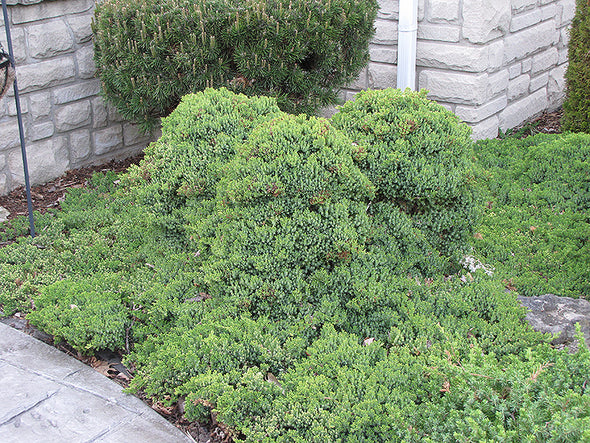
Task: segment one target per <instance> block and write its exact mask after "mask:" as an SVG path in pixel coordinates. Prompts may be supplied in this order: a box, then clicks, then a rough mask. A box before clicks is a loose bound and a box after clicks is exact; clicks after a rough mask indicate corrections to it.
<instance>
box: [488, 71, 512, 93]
mask: <svg viewBox="0 0 590 443" xmlns="http://www.w3.org/2000/svg"><path fill="white" fill-rule="evenodd" d="M509 80H510V75H509V74H508V69H504V70H502V71H500V72H496V73H494V74H490V76H489V77H488V95H487V96H488V98H493V97H496V96H497V95H499V94H503V95H505V94H506V90H507V89H508V81H509Z"/></svg>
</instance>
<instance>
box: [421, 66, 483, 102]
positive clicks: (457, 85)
mask: <svg viewBox="0 0 590 443" xmlns="http://www.w3.org/2000/svg"><path fill="white" fill-rule="evenodd" d="M418 84H419V89H427V90H428V91H430V93H429V95H428V97H429V98H430V99H432V100H437V101H438V100H440V101H443V102H449V103H457V104H467V105H481V104H483V103H485V101H486V99H485V97H486V93H487V88H488V75H487V74H468V73H451V72H445V71H437V70H423V71H421V72H420V75H419V83H418Z"/></svg>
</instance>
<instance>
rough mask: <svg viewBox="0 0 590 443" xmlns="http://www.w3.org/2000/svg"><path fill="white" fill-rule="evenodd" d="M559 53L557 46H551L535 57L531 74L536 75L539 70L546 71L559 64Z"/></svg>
mask: <svg viewBox="0 0 590 443" xmlns="http://www.w3.org/2000/svg"><path fill="white" fill-rule="evenodd" d="M558 60H559V54H558V51H557V48H556V47H551V48H549V49H547V50H546V51H543V52H542V53H540V54H538V55H535V56H534V57H533V67H532V68H531V75H536V74H538V73H539V72H542V71H546V70H548V69H549V68H553V67H555V66H557V62H558Z"/></svg>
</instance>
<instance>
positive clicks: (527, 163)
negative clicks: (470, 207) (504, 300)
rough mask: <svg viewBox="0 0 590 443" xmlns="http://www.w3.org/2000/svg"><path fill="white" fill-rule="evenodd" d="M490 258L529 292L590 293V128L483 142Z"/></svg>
mask: <svg viewBox="0 0 590 443" xmlns="http://www.w3.org/2000/svg"><path fill="white" fill-rule="evenodd" d="M475 150H476V155H477V157H478V161H477V164H478V166H479V168H480V177H479V182H480V184H481V186H480V189H481V197H482V200H483V201H482V203H483V205H484V212H483V216H482V217H481V221H480V224H479V226H478V227H477V228H476V230H477V235H476V238H474V239H473V245H474V247H475V249H476V252H477V253H478V254H480V255H481V257H480V258H481V259H482V260H483V261H484V263H493V264H494V265H493V266H495V267H496V273H497V274H498V275H499V276H502V278H503V279H505V280H506V284H507V286H510V287H512V288H513V289H516V290H517V291H518V292H520V293H521V294H523V295H527V296H533V295H542V294H547V293H551V294H557V295H563V296H568V297H575V298H577V297H588V296H590V221H589V218H588V213H589V210H590V135H589V134H582V133H580V134H563V135H555V136H548V135H546V134H539V135H536V136H534V137H527V138H525V139H523V140H519V139H518V138H507V139H505V140H484V141H480V142H478V143H477V144H476V148H475Z"/></svg>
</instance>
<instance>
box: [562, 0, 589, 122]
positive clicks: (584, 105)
mask: <svg viewBox="0 0 590 443" xmlns="http://www.w3.org/2000/svg"><path fill="white" fill-rule="evenodd" d="M568 61H569V64H568V67H567V71H566V73H565V80H566V94H567V97H566V100H565V102H564V103H563V111H564V112H563V121H562V124H563V129H564V130H566V131H582V132H590V92H588V86H589V85H590V4H589V3H588V2H587V1H584V0H577V1H576V14H575V15H574V19H573V21H572V26H571V29H570V39H569V42H568Z"/></svg>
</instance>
